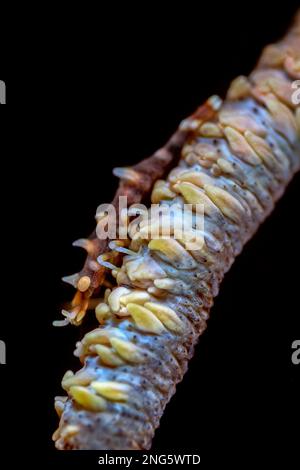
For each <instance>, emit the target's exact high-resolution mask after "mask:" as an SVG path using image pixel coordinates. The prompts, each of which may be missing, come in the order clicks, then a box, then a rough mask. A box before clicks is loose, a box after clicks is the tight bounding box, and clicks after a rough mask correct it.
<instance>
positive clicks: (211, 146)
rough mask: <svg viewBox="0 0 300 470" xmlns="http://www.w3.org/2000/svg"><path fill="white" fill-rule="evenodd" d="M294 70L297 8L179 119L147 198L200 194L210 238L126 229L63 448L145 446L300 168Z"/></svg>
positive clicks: (64, 420) (83, 345) (191, 199)
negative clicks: (217, 302) (279, 31)
mask: <svg viewBox="0 0 300 470" xmlns="http://www.w3.org/2000/svg"><path fill="white" fill-rule="evenodd" d="M296 79H300V15H298V17H297V19H296V23H295V25H294V27H293V28H292V30H291V31H290V33H289V34H288V35H287V36H286V37H285V38H284V39H283V40H282V41H281V42H280V43H278V44H276V45H273V46H269V47H268V48H266V49H265V51H264V52H263V54H262V57H261V59H260V61H259V63H258V66H257V68H256V69H255V70H254V72H253V73H252V74H251V75H250V77H249V78H248V79H246V78H245V77H240V78H238V79H237V80H235V81H234V82H233V83H232V85H231V87H230V89H229V91H228V95H227V98H226V100H225V102H224V103H223V104H222V105H220V106H219V103H218V100H217V101H215V112H214V113H213V114H212V115H210V116H209V119H203V118H202V117H201V116H199V115H197V113H196V114H195V115H194V116H193V117H192V118H189V119H188V120H186V121H185V122H184V123H182V125H181V128H182V129H185V130H186V129H188V131H189V132H188V134H187V137H186V141H185V144H184V146H183V149H182V155H181V160H180V162H179V164H178V166H177V167H175V168H173V170H171V172H170V173H169V175H168V177H167V178H166V180H165V181H164V182H162V181H161V180H160V181H158V182H156V184H155V186H154V188H153V192H152V201H153V202H155V203H156V202H158V201H160V204H168V203H170V201H176V203H177V205H178V213H180V211H181V208H182V204H183V203H185V202H188V203H196V202H199V203H200V202H203V203H204V205H205V245H204V247H203V248H201V249H199V250H198V251H193V252H189V251H188V250H186V249H185V247H184V243H183V241H182V243H179V241H176V240H171V241H168V242H166V243H159V242H154V241H153V240H152V241H151V240H150V239H149V238H148V237H147V234H146V231H145V230H144V231H143V229H145V225H143V222H142V223H141V231H140V233H139V236H138V237H136V238H134V239H133V240H130V241H129V242H130V244H129V248H130V249H131V250H132V252H135V253H131V254H127V255H124V256H122V263H121V267H120V269H119V270H118V271H117V272H116V273H115V274H116V288H115V289H114V290H113V292H112V293H109V294H107V295H106V298H105V301H104V302H103V304H102V307H101V308H100V309H99V310H98V316H97V318H98V319H99V322H100V323H101V324H100V325H99V328H98V329H97V330H94V332H91V333H89V334H88V335H86V336H85V337H84V338H83V340H82V341H81V342H80V343H79V344H78V345H77V350H76V354H77V355H78V356H79V357H80V360H81V361H82V363H83V369H81V371H79V372H78V373H77V374H76V375H73V376H72V374H68V375H67V376H65V377H64V379H63V387H64V388H65V390H66V391H67V392H68V398H67V399H58V401H57V410H58V412H59V414H60V415H61V419H60V425H59V429H58V430H57V431H56V433H55V435H54V440H55V441H56V447H57V448H58V449H112V450H125V449H149V448H150V446H151V440H152V437H153V435H154V431H155V429H156V428H157V427H158V426H159V421H160V418H161V416H162V413H163V410H164V408H165V406H166V404H167V403H168V401H169V400H170V398H171V397H172V395H173V394H174V393H175V387H176V384H177V383H178V382H179V381H181V380H182V378H183V375H184V373H185V371H186V370H187V365H188V361H189V359H190V358H191V357H192V355H193V351H194V347H195V345H196V343H197V341H198V339H199V337H200V335H201V334H202V332H203V331H204V330H205V328H206V323H207V320H208V317H209V311H210V308H211V307H212V304H213V298H214V297H215V296H216V295H217V294H218V290H219V286H220V282H221V280H222V278H223V276H224V274H225V273H226V272H227V271H228V269H229V268H230V266H231V265H232V263H233V261H234V259H235V257H236V256H237V255H238V254H239V253H240V252H241V250H242V248H243V246H244V245H245V243H246V242H247V240H249V239H250V238H251V237H252V236H253V234H254V233H255V231H256V230H257V228H258V227H259V225H260V224H261V222H262V221H263V220H264V219H265V218H266V217H267V216H268V214H269V213H270V212H271V211H272V209H273V207H274V204H275V202H276V201H277V200H278V199H279V198H280V196H281V195H282V194H283V192H284V190H285V188H286V186H287V184H288V183H289V181H290V180H291V178H292V177H293V175H294V174H295V172H296V171H298V170H299V168H300V109H299V107H298V108H297V107H296V105H294V104H293V103H292V101H291V96H292V88H291V83H292V81H293V80H296ZM152 223H153V224H154V223H155V220H150V224H152ZM191 229H192V228H191ZM144 234H145V235H144ZM120 288H122V290H120ZM126 289H127V290H126ZM130 293H131V294H133V295H131V297H128V295H129V294H130ZM126 296H127V297H126ZM104 304H106V306H105V305H104ZM97 346H99V348H98V349H97ZM95 382H97V383H99V382H100V387H98V388H97V385H95ZM114 384H115V385H116V387H115V386H114Z"/></svg>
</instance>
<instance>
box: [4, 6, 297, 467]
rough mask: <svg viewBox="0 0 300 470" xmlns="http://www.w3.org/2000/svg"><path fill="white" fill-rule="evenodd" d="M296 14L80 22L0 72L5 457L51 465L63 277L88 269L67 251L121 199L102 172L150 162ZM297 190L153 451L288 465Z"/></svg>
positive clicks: (243, 270) (63, 350)
mask: <svg viewBox="0 0 300 470" xmlns="http://www.w3.org/2000/svg"><path fill="white" fill-rule="evenodd" d="M295 11H296V6H295V4H293V2H285V3H284V8H283V6H282V5H275V4H273V5H272V7H268V6H266V8H265V9H263V8H262V6H260V8H259V9H258V8H257V7H255V6H254V5H252V4H250V3H243V4H239V6H234V5H232V6H229V5H227V6H226V8H221V7H220V6H219V5H217V4H215V3H212V4H211V5H204V4H203V5H202V4H201V6H200V5H198V7H197V8H196V7H194V6H193V7H192V6H191V5H189V6H188V5H187V6H180V7H179V6H177V7H174V6H172V8H171V7H170V9H169V10H167V11H163V10H162V9H161V8H156V9H151V10H150V7H146V6H145V7H144V8H143V9H140V10H139V9H137V8H135V9H132V11H131V10H130V9H129V7H128V6H127V7H126V8H124V7H123V8H122V9H121V7H116V10H115V11H112V12H110V13H107V12H104V11H102V12H100V13H99V12H98V13H97V17H95V18H94V21H92V20H91V18H92V17H93V14H92V13H93V12H89V14H88V15H87V19H86V21H85V17H84V20H82V21H81V22H76V23H75V22H74V23H73V22H72V20H70V22H69V23H68V28H66V29H65V26H66V24H65V23H61V24H60V21H59V20H58V19H57V29H56V26H55V28H52V30H51V31H52V33H51V36H50V40H49V43H48V44H47V45H46V46H45V49H43V52H40V51H37V53H36V55H35V56H34V57H35V59H34V60H32V59H31V60H30V61H27V58H28V57H27V56H26V57H25V58H24V57H23V59H24V61H20V62H19V64H18V66H17V67H15V68H13V67H11V68H9V66H10V65H11V63H8V68H7V70H4V69H3V72H2V69H1V73H3V75H2V76H1V77H0V78H1V79H5V80H6V83H7V97H8V104H10V105H11V108H12V106H13V105H14V108H15V109H14V110H13V109H10V110H8V111H7V117H6V119H5V121H3V124H2V130H3V139H7V143H8V144H9V149H10V150H9V152H8V153H7V157H6V158H5V168H4V165H3V173H2V178H3V185H2V190H3V191H2V205H1V207H2V213H3V220H4V221H5V222H4V224H3V230H2V235H3V237H4V243H3V258H5V257H7V258H8V268H7V269H6V268H5V269H4V268H3V271H4V272H3V274H4V278H5V280H6V281H7V284H8V287H7V288H6V287H5V288H4V287H3V291H2V296H3V304H4V302H5V301H7V300H8V301H9V306H8V308H7V307H5V308H4V307H3V311H2V314H1V324H0V325H1V330H0V339H3V340H5V341H6V343H7V365H6V366H1V369H0V378H1V394H0V395H1V402H2V406H1V416H2V418H1V431H2V434H3V438H4V439H3V438H2V440H1V442H2V445H1V447H2V450H5V448H6V446H7V445H8V444H11V443H13V446H15V447H16V448H18V449H20V448H22V451H23V453H22V456H23V458H26V459H28V461H29V462H30V461H32V460H35V459H37V461H39V462H43V463H44V464H46V462H54V461H57V459H59V457H58V456H57V452H56V451H55V450H54V449H53V444H52V442H51V439H50V437H51V434H52V432H53V431H54V429H55V427H56V425H57V418H56V416H55V413H54V411H53V397H54V396H55V395H57V394H61V389H60V380H61V377H62V375H63V374H64V372H65V370H67V369H70V368H71V369H74V370H75V369H76V368H77V367H78V362H77V360H76V359H75V358H73V356H72V351H73V349H74V345H75V342H76V341H77V340H78V339H79V338H80V337H81V335H82V332H81V331H80V330H79V329H76V328H72V327H69V328H66V329H55V328H53V327H52V325H51V322H52V321H53V320H55V319H58V318H59V317H60V314H59V309H60V305H61V303H62V302H63V301H65V300H68V299H69V298H71V296H72V294H73V292H72V289H71V288H69V287H68V286H65V285H63V284H62V283H61V281H60V278H61V276H63V275H66V274H70V273H73V272H76V271H78V270H79V269H80V267H81V265H82V263H83V260H84V254H83V253H81V252H80V250H79V249H77V248H72V246H71V243H72V241H73V240H75V239H77V238H81V237H84V236H86V235H88V234H89V233H90V232H91V231H92V229H93V228H94V214H95V210H96V207H97V205H98V204H100V203H101V202H109V201H110V200H111V198H112V196H113V194H114V191H115V189H116V186H117V180H116V178H114V177H113V176H112V175H111V170H112V168H113V167H114V166H125V165H128V164H132V163H135V162H137V161H139V160H141V159H142V158H144V157H146V156H148V155H150V154H151V153H152V152H153V151H155V150H156V149H157V148H158V147H160V146H161V145H162V144H163V143H164V142H165V141H166V139H167V138H168V137H169V136H170V135H171V134H172V133H173V131H174V130H175V129H176V127H177V125H178V123H179V122H180V121H181V120H182V119H183V118H184V117H185V116H187V115H188V114H190V113H191V112H192V111H193V110H194V109H195V108H196V107H197V106H198V105H199V104H200V103H201V102H202V101H203V100H204V99H206V98H207V97H208V96H209V95H211V94H215V93H218V94H220V95H222V94H224V92H225V90H226V88H227V87H228V84H229V82H230V80H232V79H233V78H234V77H235V76H236V75H239V74H247V73H249V72H250V70H251V69H252V68H253V66H254V65H255V62H256V60H257V58H258V56H259V53H260V51H261V49H262V47H263V46H264V45H265V44H267V43H270V42H272V41H275V40H276V39H278V38H279V37H280V36H281V35H282V34H283V33H284V32H285V30H286V28H287V27H288V24H289V22H290V20H291V18H292V16H293V13H294V12H295ZM77 13H79V12H77ZM41 29H42V27H41ZM64 29H65V35H63V34H62V33H63V31H64ZM69 30H70V33H69ZM49 31H50V28H49ZM58 31H59V33H58ZM56 33H58V34H59V35H62V36H64V38H63V39H62V40H60V36H59V39H57V37H56ZM55 39H56V41H55ZM36 42H38V37H36V38H35V44H36ZM25 63H26V64H27V65H26V67H25ZM2 119H3V118H2ZM17 129H18V130H17ZM19 129H20V130H19ZM11 130H12V132H11ZM4 183H8V186H6V185H5V186H4ZM299 187H300V178H299V175H298V176H296V178H295V179H294V181H293V182H292V184H291V185H290V187H289V188H288V190H287V192H286V194H285V196H284V197H283V199H282V200H281V201H280V202H279V204H278V206H277V209H276V211H275V212H274V213H273V214H272V216H271V217H270V218H269V219H268V220H267V221H266V223H265V224H264V226H263V227H261V229H260V230H259V232H258V233H257V235H256V236H255V237H254V239H253V240H252V241H251V242H250V243H249V244H248V246H247V247H246V249H245V251H244V252H243V254H242V255H241V256H240V257H239V258H238V259H237V261H236V263H235V265H234V266H233V268H232V270H231V272H230V273H229V274H228V275H227V277H226V279H225V281H224V283H223V285H222V288H221V292H220V295H219V296H218V298H217V299H216V303H215V307H214V308H213V310H212V315H211V320H210V321H209V328H208V330H207V332H206V333H205V334H204V335H203V337H202V338H201V341H200V343H199V346H198V348H197V353H196V356H195V358H194V359H193V360H192V361H191V363H190V367H189V371H188V373H187V375H186V377H185V380H184V382H183V383H182V384H180V385H179V386H178V391H177V393H176V396H175V397H174V398H173V400H172V401H171V403H170V404H169V406H168V407H167V410H166V412H165V414H164V416H163V418H162V421H161V427H160V429H159V430H158V431H157V433H156V437H155V439H154V443H153V450H155V451H164V452H165V451H170V452H171V451H174V450H176V451H180V450H186V451H189V452H190V451H197V452H198V451H199V452H200V454H201V456H202V459H203V461H204V462H206V463H207V464H210V463H212V462H216V461H220V462H223V463H226V464H227V463H235V464H237V463H239V464H243V463H244V462H248V461H249V459H252V458H253V459H254V461H256V462H261V461H262V460H263V461H264V462H267V463H268V462H270V461H271V460H272V461H273V459H274V458H275V459H277V457H278V456H279V454H280V455H281V456H283V457H284V458H288V457H289V458H292V456H295V458H297V446H298V448H299V442H298V444H297V439H298V437H299V392H300V385H299V375H300V374H299V371H300V370H299V367H300V366H295V365H293V364H292V363H291V354H292V350H291V344H292V342H293V341H294V340H295V339H299V337H300V329H299V305H298V290H299V261H300V257H299V229H298V226H299V224H298V217H299V210H298V203H299V194H300V191H299ZM13 255H15V256H13ZM91 316H92V314H91ZM90 321H91V320H90ZM9 452H10V456H12V455H11V451H9ZM40 452H42V456H40ZM15 458H17V456H15ZM40 459H42V460H40ZM70 462H71V460H70Z"/></svg>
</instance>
